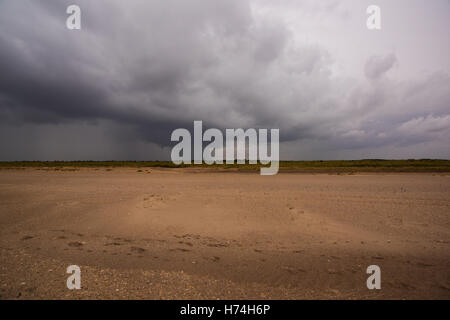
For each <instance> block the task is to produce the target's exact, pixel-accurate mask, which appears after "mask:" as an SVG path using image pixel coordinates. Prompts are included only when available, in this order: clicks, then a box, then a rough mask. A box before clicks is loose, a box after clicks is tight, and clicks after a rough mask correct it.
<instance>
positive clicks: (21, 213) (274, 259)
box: [0, 169, 450, 299]
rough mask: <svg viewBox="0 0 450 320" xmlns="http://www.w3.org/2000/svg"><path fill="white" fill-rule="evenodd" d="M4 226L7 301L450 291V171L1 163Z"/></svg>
mask: <svg viewBox="0 0 450 320" xmlns="http://www.w3.org/2000/svg"><path fill="white" fill-rule="evenodd" d="M0 232H1V234H0V298H1V299H16V298H19V299H34V298H44V299H86V298H100V299H116V298H120V299H127V298H138V299H141V298H143V299H216V298H223V299H242V298H248V299H253V298H256V299H315V298H319V299H323V298H326V299H336V298H338V299H391V298H398V299H412V298H425V299H431V298H437V299H450V176H449V175H442V174H355V175H329V174H317V175H314V174H295V173H289V174H287V173H284V174H278V175H276V176H260V175H259V174H256V173H237V172H234V173H233V172H228V173H221V172H204V171H195V170H190V169H184V170H183V169H142V170H140V172H139V171H138V169H113V170H106V169H80V170H78V171H55V170H37V169H25V170H2V171H0ZM72 264H75V265H78V266H80V268H81V283H82V289H81V290H68V289H67V287H66V279H67V277H68V276H69V275H68V274H66V268H67V267H68V266H69V265H72ZM372 264H375V265H378V266H380V268H381V286H382V288H381V290H368V289H367V287H366V279H367V277H368V275H367V274H366V268H367V266H369V265H372Z"/></svg>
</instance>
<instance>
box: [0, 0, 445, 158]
mask: <svg viewBox="0 0 450 320" xmlns="http://www.w3.org/2000/svg"><path fill="white" fill-rule="evenodd" d="M70 4H77V5H79V6H80V8H81V11H82V29H81V30H68V29H67V28H66V19H67V16H68V15H67V14H66V8H67V6H69V5H70ZM369 4H371V3H368V2H367V3H365V1H351V0H342V1H334V0H327V1H320V4H319V2H317V1H288V0H285V1H276V3H275V2H274V1H264V0H217V1H210V0H188V1H176V0H164V1H162V0H161V1H158V0H153V1H143V0H131V1H119V0H113V1H112V0H94V1H92V0H91V1H87V0H71V1H48V0H47V1H45V0H42V1H37V0H21V1H14V0H5V1H2V2H0V134H1V137H0V160H23V159H25V160H38V159H42V160H54V159H65V160H70V159H75V160H76V159H83V160H89V159H94V160H100V159H116V160H121V159H128V160H133V159H135V160H144V159H167V158H168V154H169V149H170V146H171V142H170V134H171V132H172V130H174V129H175V128H180V127H183V128H191V127H192V123H193V121H194V120H202V121H203V122H204V126H205V127H217V128H239V127H242V128H249V127H252V128H279V129H280V138H281V142H282V143H281V146H280V153H281V158H282V159H331V158H375V157H376V158H382V157H388V158H398V157H408V158H413V157H427V158H448V157H450V148H448V141H450V62H449V57H450V43H449V37H448V30H450V22H449V21H450V19H449V18H450V5H449V3H448V1H444V0H443V1H433V3H427V2H426V1H396V2H395V4H392V1H379V5H380V7H381V8H382V19H383V20H382V21H383V24H382V30H379V31H369V30H367V28H366V26H365V19H366V18H367V14H366V12H365V8H366V7H367V6H368V5H369ZM405 19H406V20H405ZM418 21H421V23H417V22H418ZM405 26H408V27H405Z"/></svg>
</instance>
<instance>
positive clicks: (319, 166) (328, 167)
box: [0, 159, 450, 173]
mask: <svg viewBox="0 0 450 320" xmlns="http://www.w3.org/2000/svg"><path fill="white" fill-rule="evenodd" d="M152 167H159V168H186V167H188V168H215V169H225V170H226V169H234V170H239V171H256V170H259V168H261V167H262V165H260V164H255V165H254V164H248V163H246V164H242V165H237V164H223V165H216V164H214V165H211V166H210V165H206V164H196V165H194V164H182V165H175V164H173V163H172V162H171V161H5V162H0V169H18V168H47V169H48V168H52V169H54V170H58V169H65V170H71V169H76V168H107V169H111V168H152ZM280 171H281V172H283V171H285V172H312V173H315V172H317V173H320V172H323V173H356V172H450V160H439V159H408V160H383V159H365V160H331V161H281V162H280ZM138 172H139V170H138Z"/></svg>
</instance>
